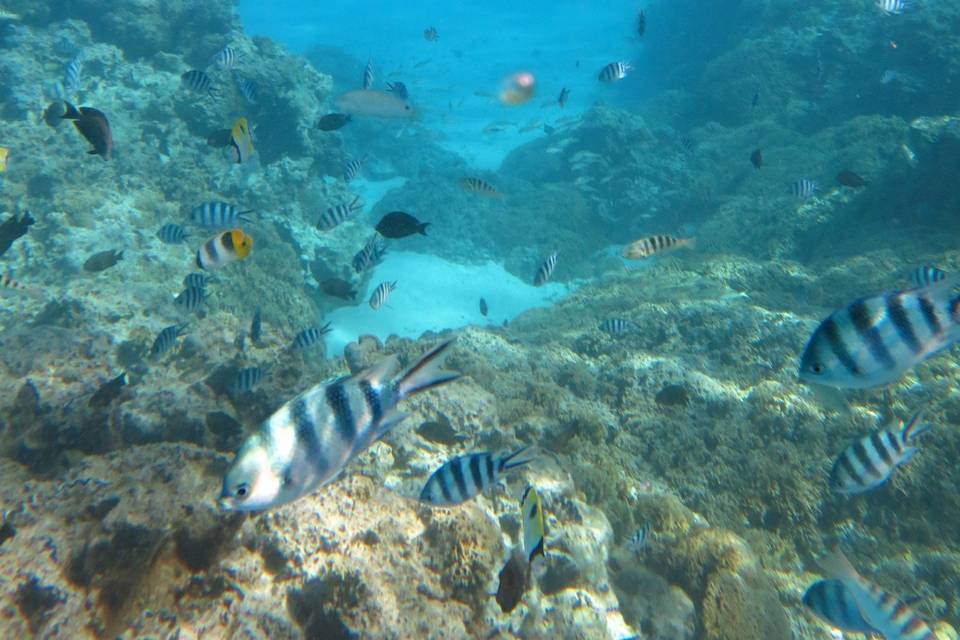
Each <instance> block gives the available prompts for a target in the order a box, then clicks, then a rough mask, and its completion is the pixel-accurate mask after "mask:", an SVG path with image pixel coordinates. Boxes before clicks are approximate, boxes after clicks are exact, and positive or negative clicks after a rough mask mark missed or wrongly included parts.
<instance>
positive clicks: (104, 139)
mask: <svg viewBox="0 0 960 640" xmlns="http://www.w3.org/2000/svg"><path fill="white" fill-rule="evenodd" d="M63 104H64V105H65V107H66V112H65V113H64V114H63V115H62V116H60V117H61V118H63V119H64V120H73V126H75V127H76V128H77V131H79V132H80V135H82V136H83V137H84V138H86V139H87V142H89V143H90V144H92V145H93V149H91V150H90V151H87V153H89V154H91V155H98V156H100V157H101V158H103V159H104V160H109V159H110V157H111V156H112V155H113V132H112V131H111V130H110V122H109V121H108V120H107V116H105V115H103V112H102V111H99V110H97V109H94V108H93V107H80V108H79V109H77V108H76V107H75V106H73V105H72V104H70V103H69V102H64V103H63Z"/></svg>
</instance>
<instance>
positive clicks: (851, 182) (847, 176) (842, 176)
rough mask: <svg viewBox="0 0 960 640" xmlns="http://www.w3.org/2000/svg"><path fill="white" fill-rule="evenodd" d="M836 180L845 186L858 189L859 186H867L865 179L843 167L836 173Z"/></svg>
mask: <svg viewBox="0 0 960 640" xmlns="http://www.w3.org/2000/svg"><path fill="white" fill-rule="evenodd" d="M837 182H839V183H840V184H842V185H843V186H845V187H852V188H854V189H859V188H860V187H865V186H867V181H866V180H864V179H863V178H861V177H860V176H858V175H857V174H855V173H854V172H853V171H850V170H849V169H844V170H843V171H841V172H840V173H838V174H837Z"/></svg>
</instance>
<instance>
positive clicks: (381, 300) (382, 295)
mask: <svg viewBox="0 0 960 640" xmlns="http://www.w3.org/2000/svg"><path fill="white" fill-rule="evenodd" d="M396 288H397V281H396V280H394V281H393V282H381V283H380V284H378V285H377V288H376V289H374V290H373V294H371V295H370V308H371V309H373V310H374V311H376V310H378V309H379V308H380V307H382V306H383V305H385V304H386V303H387V298H389V297H390V294H391V293H393V290H394V289H396Z"/></svg>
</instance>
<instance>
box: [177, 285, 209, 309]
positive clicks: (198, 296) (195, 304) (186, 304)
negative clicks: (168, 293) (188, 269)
mask: <svg viewBox="0 0 960 640" xmlns="http://www.w3.org/2000/svg"><path fill="white" fill-rule="evenodd" d="M206 299H207V292H206V291H205V290H204V289H203V288H202V287H187V288H186V289H184V290H183V291H181V292H180V293H179V294H178V295H177V297H176V298H174V299H173V304H174V306H176V307H177V308H178V309H181V310H183V311H188V312H191V313H192V312H194V311H196V310H197V309H199V308H200V307H201V306H203V303H204V301H205V300H206Z"/></svg>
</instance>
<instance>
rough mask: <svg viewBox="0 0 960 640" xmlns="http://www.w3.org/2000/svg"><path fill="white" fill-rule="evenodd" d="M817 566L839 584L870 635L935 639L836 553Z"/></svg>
mask: <svg viewBox="0 0 960 640" xmlns="http://www.w3.org/2000/svg"><path fill="white" fill-rule="evenodd" d="M818 564H819V565H820V568H821V569H823V571H824V573H826V574H827V576H829V577H830V578H832V579H834V580H839V581H840V582H842V583H843V586H844V587H846V589H847V591H848V592H849V594H850V596H851V597H852V598H853V601H854V602H855V603H856V605H857V609H858V610H859V611H860V615H861V616H863V619H864V620H865V621H866V622H867V624H868V625H870V626H871V627H873V631H874V633H878V634H880V635H882V636H883V637H884V638H887V640H937V636H936V635H934V633H933V631H931V630H930V627H929V626H927V623H926V622H924V621H923V620H921V619H920V618H918V617H917V614H915V613H914V612H913V610H912V609H911V608H910V607H909V606H907V605H906V604H905V603H903V602H901V601H900V600H898V599H897V598H896V596H893V595H891V594H889V593H887V592H886V591H884V590H883V589H881V588H880V587H879V586H877V585H876V584H874V583H872V582H870V581H869V580H867V579H866V578H864V577H863V576H861V575H860V574H859V573H857V570H856V569H854V568H853V565H852V564H850V561H849V560H847V558H846V556H844V555H843V553H842V552H840V551H839V550H837V551H833V552H832V553H829V554H827V555H826V556H825V557H823V558H821V559H820V561H819V563H818Z"/></svg>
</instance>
